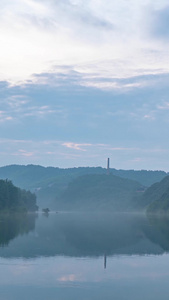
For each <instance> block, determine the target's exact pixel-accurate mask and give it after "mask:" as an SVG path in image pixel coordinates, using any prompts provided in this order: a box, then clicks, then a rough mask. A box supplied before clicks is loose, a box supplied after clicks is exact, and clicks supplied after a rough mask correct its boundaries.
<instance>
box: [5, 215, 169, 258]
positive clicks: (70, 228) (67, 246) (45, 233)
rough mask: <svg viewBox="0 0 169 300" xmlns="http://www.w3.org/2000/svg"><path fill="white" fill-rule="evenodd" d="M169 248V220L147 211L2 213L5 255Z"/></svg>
mask: <svg viewBox="0 0 169 300" xmlns="http://www.w3.org/2000/svg"><path fill="white" fill-rule="evenodd" d="M168 250H169V218H167V217H165V218H164V217H160V216H159V217H158V216H151V217H147V216H145V215H141V214H125V213H124V214H112V213H103V214H101V213H96V214H95V213H93V214H92V213H88V214H86V213H58V214H49V216H48V217H45V216H44V215H41V214H39V215H38V217H37V215H33V214H32V215H12V216H1V217H0V256H1V257H23V258H34V257H39V256H48V257H50V256H57V255H60V256H72V257H89V256H90V257H98V256H104V257H105V264H106V257H107V256H112V255H121V254H123V255H133V254H138V255H146V254H162V253H164V252H165V251H168Z"/></svg>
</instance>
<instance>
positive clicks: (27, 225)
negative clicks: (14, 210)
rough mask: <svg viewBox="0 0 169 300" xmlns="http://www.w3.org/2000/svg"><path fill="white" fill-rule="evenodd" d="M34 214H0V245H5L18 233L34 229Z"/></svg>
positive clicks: (21, 233)
mask: <svg viewBox="0 0 169 300" xmlns="http://www.w3.org/2000/svg"><path fill="white" fill-rule="evenodd" d="M35 218H36V215H35V214H13V215H8V214H4V215H2V214H1V215H0V246H1V247H2V246H7V245H8V244H9V242H10V240H12V239H14V238H15V237H17V236H18V235H23V234H27V233H29V232H30V231H33V230H34V229H35Z"/></svg>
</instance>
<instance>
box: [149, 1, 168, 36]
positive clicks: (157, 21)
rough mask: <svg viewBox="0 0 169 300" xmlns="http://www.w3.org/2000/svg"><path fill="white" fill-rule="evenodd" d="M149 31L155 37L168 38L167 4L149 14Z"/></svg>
mask: <svg viewBox="0 0 169 300" xmlns="http://www.w3.org/2000/svg"><path fill="white" fill-rule="evenodd" d="M149 22H150V33H151V34H152V36H153V37H155V38H157V39H162V40H164V41H168V39H169V31H168V27H169V6H166V7H164V8H162V9H158V10H154V11H152V13H151V15H150V20H149Z"/></svg>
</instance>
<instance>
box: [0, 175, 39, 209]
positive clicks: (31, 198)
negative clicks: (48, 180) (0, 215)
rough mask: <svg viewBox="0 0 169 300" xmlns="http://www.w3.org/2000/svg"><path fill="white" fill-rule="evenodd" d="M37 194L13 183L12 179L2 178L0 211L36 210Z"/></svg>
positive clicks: (0, 181) (0, 183)
mask: <svg viewBox="0 0 169 300" xmlns="http://www.w3.org/2000/svg"><path fill="white" fill-rule="evenodd" d="M37 209H38V207H37V205H36V195H35V194H33V193H31V192H30V191H26V190H22V189H20V188H18V187H16V186H14V185H13V183H12V182H11V181H10V180H7V179H6V180H2V179H1V180H0V212H2V211H3V212H18V211H19V212H28V211H36V210H37Z"/></svg>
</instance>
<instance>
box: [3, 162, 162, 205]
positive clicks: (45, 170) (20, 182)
mask: <svg viewBox="0 0 169 300" xmlns="http://www.w3.org/2000/svg"><path fill="white" fill-rule="evenodd" d="M106 172H107V171H106V169H105V168H101V167H79V168H68V169H60V168H54V167H42V166H36V165H27V166H24V165H10V166H5V167H0V178H1V179H6V178H7V179H9V180H12V182H13V183H14V184H15V185H16V186H18V187H20V188H22V189H28V190H31V191H32V192H36V195H37V201H38V205H39V206H40V207H44V206H49V207H50V208H56V201H55V199H56V198H57V199H58V198H60V197H61V196H62V195H63V193H64V192H65V190H66V189H67V187H68V185H69V183H70V182H72V181H73V180H74V179H76V178H78V177H79V176H83V175H90V174H93V175H94V174H95V175H104V174H106ZM110 173H111V174H112V175H116V176H120V177H122V178H126V179H131V180H135V181H137V182H139V183H140V184H141V185H143V186H147V187H148V186H150V185H151V184H153V183H155V182H158V181H161V180H162V179H163V178H164V177H165V176H166V175H167V173H165V172H164V171H146V170H140V171H134V170H116V169H113V168H112V169H110Z"/></svg>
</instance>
